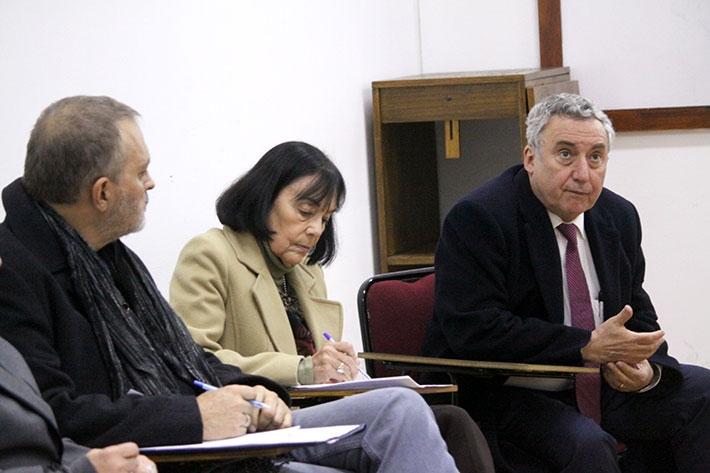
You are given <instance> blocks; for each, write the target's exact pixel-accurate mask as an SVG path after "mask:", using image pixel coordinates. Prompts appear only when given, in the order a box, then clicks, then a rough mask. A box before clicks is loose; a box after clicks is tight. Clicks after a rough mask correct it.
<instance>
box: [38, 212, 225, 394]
mask: <svg viewBox="0 0 710 473" xmlns="http://www.w3.org/2000/svg"><path fill="white" fill-rule="evenodd" d="M39 208H40V212H41V213H42V215H43V216H44V218H45V219H46V221H47V223H48V224H49V226H50V227H51V228H52V229H53V230H54V231H55V232H56V233H57V235H58V236H59V240H60V241H61V243H62V245H63V246H64V249H65V250H66V253H67V261H68V264H69V269H70V274H71V280H72V283H73V286H74V289H75V290H76V293H77V296H78V299H79V302H80V304H81V305H82V307H83V309H84V313H85V314H86V316H87V318H88V319H89V322H90V323H91V327H92V328H93V331H94V334H95V336H96V338H97V341H98V345H99V349H100V351H101V355H102V357H103V360H104V363H106V365H107V366H108V367H109V370H108V371H109V373H110V376H111V385H112V389H113V398H114V399H117V398H119V397H121V396H123V395H125V394H126V393H127V392H128V391H129V390H131V389H133V390H135V391H138V392H140V393H142V394H145V395H161V394H177V393H179V392H180V391H181V390H180V384H182V383H187V384H188V385H192V381H193V380H196V379H197V380H202V381H205V382H208V383H210V384H213V385H215V386H221V383H220V382H219V379H218V378H217V375H216V374H215V373H214V371H213V370H212V368H211V367H210V366H209V365H208V364H207V361H206V358H205V356H204V353H203V351H202V349H201V348H200V347H198V346H197V345H196V344H195V343H194V342H193V340H192V338H191V337H190V334H189V333H188V331H187V328H186V327H185V325H184V324H183V323H182V320H180V319H179V318H178V316H177V315H176V314H175V312H174V311H173V310H172V308H171V307H170V306H169V305H168V302H167V301H166V300H165V298H163V296H162V295H161V294H160V292H159V291H158V288H157V287H156V286H155V283H154V282H153V279H152V278H151V277H150V274H148V271H147V270H146V269H145V267H144V266H143V264H142V263H141V262H140V260H139V259H138V257H137V256H135V255H134V254H133V253H132V252H131V251H130V250H128V249H127V248H126V247H125V245H123V243H121V242H120V241H118V240H117V241H116V242H114V243H111V245H110V246H113V247H114V251H115V253H114V258H113V261H111V262H110V264H109V263H107V261H105V260H104V259H102V258H101V257H100V256H99V254H98V253H97V252H96V251H94V250H92V249H91V247H90V246H89V245H88V244H87V243H86V241H85V240H84V239H83V238H82V237H81V235H79V233H78V232H77V231H76V230H75V229H74V228H72V227H71V226H70V225H69V224H67V222H66V221H65V220H64V219H63V218H62V217H61V216H60V215H59V214H57V213H56V212H55V211H54V210H53V209H51V208H50V207H47V206H45V205H39ZM109 261H110V259H109ZM112 266H113V268H112ZM112 269H113V270H114V271H113V272H112ZM114 274H120V279H121V286H122V287H121V288H120V289H119V286H118V285H117V281H116V278H115V277H114ZM121 289H122V290H123V291H124V292H123V293H122V292H121ZM123 294H126V295H127V296H128V297H129V298H130V299H131V301H130V302H131V304H130V305H129V304H128V303H127V302H126V298H125V297H124V295H123Z"/></svg>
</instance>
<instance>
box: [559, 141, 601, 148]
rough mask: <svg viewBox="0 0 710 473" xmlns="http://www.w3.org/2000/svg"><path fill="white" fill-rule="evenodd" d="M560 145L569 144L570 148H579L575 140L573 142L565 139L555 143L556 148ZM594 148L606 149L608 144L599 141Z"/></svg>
mask: <svg viewBox="0 0 710 473" xmlns="http://www.w3.org/2000/svg"><path fill="white" fill-rule="evenodd" d="M560 146H567V147H568V148H575V149H577V144H576V143H573V142H571V141H564V140H562V141H558V142H557V143H555V147H556V148H559V147H560ZM592 149H604V150H605V149H606V144H604V143H597V144H595V145H594V146H592Z"/></svg>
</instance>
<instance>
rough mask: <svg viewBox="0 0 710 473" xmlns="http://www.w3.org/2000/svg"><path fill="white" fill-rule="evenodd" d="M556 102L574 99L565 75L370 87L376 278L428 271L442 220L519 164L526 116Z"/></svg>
mask: <svg viewBox="0 0 710 473" xmlns="http://www.w3.org/2000/svg"><path fill="white" fill-rule="evenodd" d="M558 92H578V86H577V83H576V82H574V81H571V80H570V77H569V68H567V67H554V68H544V69H515V70H505V71H479V72H463V73H446V74H423V75H417V76H410V77H403V78H398V79H392V80H385V81H377V82H373V83H372V94H373V99H372V108H373V134H374V144H375V186H376V194H377V221H378V236H379V262H380V270H381V271H382V272H388V271H394V270H399V269H407V268H414V267H420V266H431V265H433V264H434V250H435V248H436V241H437V240H438V238H439V228H440V226H441V218H442V217H443V216H444V215H445V214H446V212H447V211H448V210H449V208H450V206H451V205H452V204H453V202H454V201H455V200H457V199H458V198H459V197H461V196H462V195H464V194H465V193H466V192H468V191H469V190H470V189H472V188H474V187H476V186H478V185H480V184H482V183H483V182H485V181H486V180H488V179H489V178H492V177H493V176H495V175H497V174H499V173H500V172H501V171H503V170H504V169H506V168H508V167H509V166H511V165H513V164H515V163H518V162H520V161H521V160H522V149H523V147H524V146H525V117H526V115H527V111H528V109H529V108H530V107H531V106H532V105H534V104H535V103H536V102H537V101H539V100H540V99H542V98H544V97H547V96H548V95H551V94H555V93H558ZM445 124H446V125H445ZM444 130H449V131H448V132H447V133H451V130H456V131H455V133H456V136H449V135H448V134H447V135H445V134H444ZM445 136H446V139H445ZM445 141H446V143H447V144H446V145H445V144H444V142H445ZM451 143H453V144H451ZM445 146H448V147H447V148H445ZM444 156H446V157H449V158H458V159H445V158H444Z"/></svg>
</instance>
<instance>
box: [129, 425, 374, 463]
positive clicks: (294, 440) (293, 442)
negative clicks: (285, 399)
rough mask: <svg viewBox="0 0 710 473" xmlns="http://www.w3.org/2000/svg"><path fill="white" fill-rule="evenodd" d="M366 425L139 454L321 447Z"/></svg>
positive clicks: (247, 437) (298, 429)
mask: <svg viewBox="0 0 710 473" xmlns="http://www.w3.org/2000/svg"><path fill="white" fill-rule="evenodd" d="M364 428H365V426H364V424H359V425H357V424H354V425H333V426H329V427H308V428H306V427H303V428H302V427H300V426H294V427H289V428H286V429H278V430H269V431H266V432H255V433H253V434H246V435H241V436H239V437H232V438H226V439H221V440H209V441H206V442H202V443H192V444H185V445H162V446H158V447H144V448H141V449H140V451H141V453H142V454H144V455H158V454H160V455H166V454H171V453H174V454H189V453H204V452H216V451H237V450H241V449H259V448H274V447H294V446H297V447H300V446H306V445H314V444H318V443H334V442H337V441H338V440H340V439H341V438H344V437H347V436H349V435H352V434H354V433H356V432H359V431H360V430H362V429H364Z"/></svg>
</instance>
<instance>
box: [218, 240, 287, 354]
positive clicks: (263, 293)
mask: <svg viewBox="0 0 710 473" xmlns="http://www.w3.org/2000/svg"><path fill="white" fill-rule="evenodd" d="M223 231H224V232H225V233H226V234H227V236H228V239H229V240H230V241H231V244H232V248H233V249H234V253H235V255H236V257H237V259H238V260H239V261H240V262H241V263H242V264H243V265H244V266H245V267H247V268H248V269H249V270H250V271H251V272H252V273H253V274H254V283H253V284H252V286H251V296H252V301H253V302H254V304H255V305H256V307H257V310H258V311H259V315H260V317H261V320H262V322H263V323H264V327H266V332H267V334H268V336H269V339H270V340H271V343H272V345H273V346H274V350H275V351H279V352H283V353H290V354H293V355H295V354H296V344H295V342H294V340H293V334H292V332H291V325H290V324H289V323H288V316H287V315H286V310H285V309H284V307H283V304H282V303H281V296H280V295H279V291H278V289H277V288H276V284H275V283H274V278H272V277H271V273H270V272H269V268H268V266H267V265H266V262H265V261H264V256H263V253H262V251H261V247H260V246H259V242H257V241H256V239H255V238H254V237H253V236H252V235H251V234H249V233H246V232H239V233H238V232H235V231H233V230H231V229H230V228H227V227H224V230H223Z"/></svg>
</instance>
